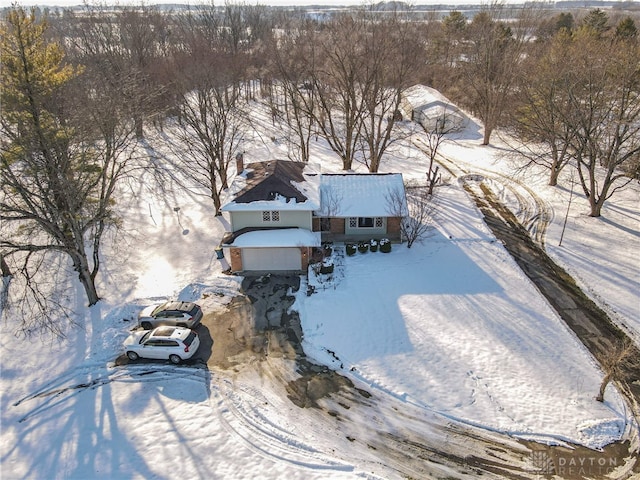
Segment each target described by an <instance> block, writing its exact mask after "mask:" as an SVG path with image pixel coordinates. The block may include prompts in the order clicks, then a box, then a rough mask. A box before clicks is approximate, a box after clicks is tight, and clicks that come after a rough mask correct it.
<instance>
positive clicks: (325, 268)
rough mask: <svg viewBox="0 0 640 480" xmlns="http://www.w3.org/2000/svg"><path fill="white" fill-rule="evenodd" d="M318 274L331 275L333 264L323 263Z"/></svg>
mask: <svg viewBox="0 0 640 480" xmlns="http://www.w3.org/2000/svg"><path fill="white" fill-rule="evenodd" d="M320 273H321V274H323V275H326V274H328V273H333V263H323V264H322V265H321V266H320Z"/></svg>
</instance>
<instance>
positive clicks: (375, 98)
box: [360, 13, 420, 173]
mask: <svg viewBox="0 0 640 480" xmlns="http://www.w3.org/2000/svg"><path fill="white" fill-rule="evenodd" d="M367 37H368V38H367V39H366V40H365V46H364V56H365V58H367V59H368V60H369V61H368V62H367V63H366V65H365V66H364V71H363V72H362V75H361V76H360V83H361V85H362V100H361V101H362V103H363V105H364V112H363V121H362V129H361V137H362V144H363V146H364V148H363V150H364V155H363V157H364V159H363V161H364V162H365V163H366V165H367V166H368V168H369V171H370V172H372V173H375V172H377V171H378V169H379V168H380V164H381V162H382V157H383V155H384V154H385V153H386V151H387V149H388V148H389V146H390V145H391V144H392V143H393V142H394V141H395V140H397V139H398V138H399V137H398V135H399V132H397V131H396V132H394V126H395V124H396V121H397V120H398V119H399V118H400V117H399V116H398V111H399V107H400V103H401V102H402V94H403V92H404V91H405V90H406V88H407V87H409V86H411V85H412V84H413V80H414V77H413V72H415V70H416V67H417V66H418V62H419V58H420V55H419V51H420V46H419V45H418V42H417V40H416V35H415V31H414V28H413V23H411V22H408V21H406V19H405V18H403V17H401V16H400V14H399V13H390V14H389V15H388V16H387V17H385V18H384V19H383V20H380V21H375V22H374V21H372V22H371V24H370V28H369V33H368V36H367Z"/></svg>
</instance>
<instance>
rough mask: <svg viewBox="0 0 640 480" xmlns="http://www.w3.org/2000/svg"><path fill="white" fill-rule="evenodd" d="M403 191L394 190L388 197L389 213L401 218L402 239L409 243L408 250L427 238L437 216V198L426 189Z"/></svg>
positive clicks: (412, 188)
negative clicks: (435, 215) (434, 217)
mask: <svg viewBox="0 0 640 480" xmlns="http://www.w3.org/2000/svg"><path fill="white" fill-rule="evenodd" d="M405 190H406V196H405V193H404V192H403V191H400V190H393V191H391V192H388V193H387V195H386V201H387V211H388V213H389V215H391V216H393V217H400V218H402V221H401V223H400V230H401V233H402V238H403V239H405V240H406V241H407V248H411V247H412V246H413V244H414V243H415V242H416V241H417V242H420V241H422V239H424V238H425V236H426V235H427V233H428V232H429V230H430V229H431V225H432V222H433V216H434V214H435V204H436V202H435V201H434V199H435V196H434V195H430V194H429V193H428V191H427V189H426V188H423V187H409V186H407V187H406V188H405Z"/></svg>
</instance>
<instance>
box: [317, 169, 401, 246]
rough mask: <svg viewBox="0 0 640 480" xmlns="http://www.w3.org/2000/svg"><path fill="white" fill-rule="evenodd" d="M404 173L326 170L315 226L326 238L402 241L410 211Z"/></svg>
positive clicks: (342, 240)
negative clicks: (401, 225)
mask: <svg viewBox="0 0 640 480" xmlns="http://www.w3.org/2000/svg"><path fill="white" fill-rule="evenodd" d="M406 211H407V206H406V197H405V191H404V182H403V180H402V174H400V173H365V174H357V173H344V174H326V173H325V174H322V178H321V181H320V209H318V210H316V211H315V212H314V217H313V230H314V231H319V232H320V233H321V238H322V241H323V242H358V241H361V240H370V239H372V238H378V239H380V238H383V237H384V238H388V239H389V240H391V241H392V242H401V241H402V237H401V231H400V223H401V221H402V217H403V216H405V215H406Z"/></svg>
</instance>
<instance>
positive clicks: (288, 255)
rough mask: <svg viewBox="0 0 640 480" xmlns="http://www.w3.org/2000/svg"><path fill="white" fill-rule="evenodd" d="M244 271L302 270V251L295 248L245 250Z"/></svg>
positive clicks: (243, 253) (243, 256)
mask: <svg viewBox="0 0 640 480" xmlns="http://www.w3.org/2000/svg"><path fill="white" fill-rule="evenodd" d="M242 267H243V269H244V270H269V271H273V270H302V256H301V252H300V249H299V248H297V247H294V248H243V249H242Z"/></svg>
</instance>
